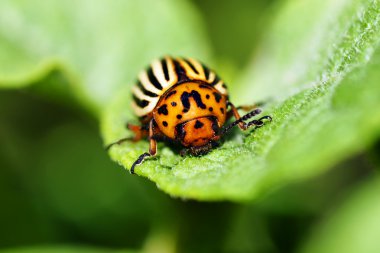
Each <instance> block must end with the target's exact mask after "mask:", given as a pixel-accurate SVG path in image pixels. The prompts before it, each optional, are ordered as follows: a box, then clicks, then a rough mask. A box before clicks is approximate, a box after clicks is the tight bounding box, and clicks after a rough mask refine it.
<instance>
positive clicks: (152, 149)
mask: <svg viewBox="0 0 380 253" xmlns="http://www.w3.org/2000/svg"><path fill="white" fill-rule="evenodd" d="M156 154H157V141H156V140H155V139H154V119H151V121H150V122H149V153H148V152H145V153H144V154H142V155H140V156H139V158H137V160H136V161H135V162H134V163H133V164H132V167H131V174H135V167H136V165H140V164H142V163H143V161H144V160H145V158H146V157H149V156H155V155H156Z"/></svg>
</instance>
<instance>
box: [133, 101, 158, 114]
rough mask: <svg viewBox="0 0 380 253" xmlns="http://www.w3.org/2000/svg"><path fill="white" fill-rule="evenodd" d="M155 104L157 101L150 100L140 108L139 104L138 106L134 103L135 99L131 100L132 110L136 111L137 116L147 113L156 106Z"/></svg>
mask: <svg viewBox="0 0 380 253" xmlns="http://www.w3.org/2000/svg"><path fill="white" fill-rule="evenodd" d="M156 104H157V103H152V102H151V103H149V105H147V106H146V107H144V108H141V107H140V106H138V105H137V104H136V103H135V101H132V108H133V110H134V112H135V113H136V115H137V116H139V117H141V116H144V115H147V114H148V113H150V112H151V111H153V109H154V108H155V107H156Z"/></svg>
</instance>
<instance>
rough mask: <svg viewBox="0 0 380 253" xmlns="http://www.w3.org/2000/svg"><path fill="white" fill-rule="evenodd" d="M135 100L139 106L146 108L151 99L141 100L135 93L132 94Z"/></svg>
mask: <svg viewBox="0 0 380 253" xmlns="http://www.w3.org/2000/svg"><path fill="white" fill-rule="evenodd" d="M132 98H133V100H134V101H135V103H136V105H138V106H139V107H141V108H144V107H146V106H147V105H149V101H147V100H145V99H144V100H140V99H138V98H137V97H136V96H135V95H133V96H132Z"/></svg>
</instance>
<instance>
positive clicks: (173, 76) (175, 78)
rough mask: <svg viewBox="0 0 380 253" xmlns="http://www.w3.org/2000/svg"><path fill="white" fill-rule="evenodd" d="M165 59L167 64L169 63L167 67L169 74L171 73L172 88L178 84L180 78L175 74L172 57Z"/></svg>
mask: <svg viewBox="0 0 380 253" xmlns="http://www.w3.org/2000/svg"><path fill="white" fill-rule="evenodd" d="M165 59H166V63H167V64H166V65H167V66H168V73H169V81H168V83H169V85H170V86H172V85H174V84H175V83H177V82H178V76H177V74H176V72H175V67H174V63H173V60H172V59H171V58H170V57H165Z"/></svg>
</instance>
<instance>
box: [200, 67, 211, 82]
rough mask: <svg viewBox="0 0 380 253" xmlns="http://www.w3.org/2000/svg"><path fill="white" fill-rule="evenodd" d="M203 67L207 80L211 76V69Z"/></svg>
mask: <svg viewBox="0 0 380 253" xmlns="http://www.w3.org/2000/svg"><path fill="white" fill-rule="evenodd" d="M202 67H203V71H204V72H205V77H206V80H207V79H208V78H209V76H210V69H209V68H207V67H206V66H205V65H203V64H202Z"/></svg>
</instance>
